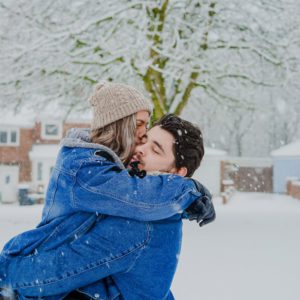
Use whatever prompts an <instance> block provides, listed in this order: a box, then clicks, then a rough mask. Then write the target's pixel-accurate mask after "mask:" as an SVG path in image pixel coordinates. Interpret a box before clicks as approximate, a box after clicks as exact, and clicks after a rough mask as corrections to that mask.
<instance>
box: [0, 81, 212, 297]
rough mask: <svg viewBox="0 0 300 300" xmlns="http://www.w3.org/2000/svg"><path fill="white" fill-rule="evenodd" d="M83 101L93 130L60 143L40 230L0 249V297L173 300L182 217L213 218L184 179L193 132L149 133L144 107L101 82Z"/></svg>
mask: <svg viewBox="0 0 300 300" xmlns="http://www.w3.org/2000/svg"><path fill="white" fill-rule="evenodd" d="M89 101H90V104H91V106H92V110H93V119H92V123H91V129H86V130H84V129H71V130H70V131H69V132H68V134H67V136H66V137H65V138H64V139H63V140H62V142H61V146H62V147H61V150H60V152H59V154H58V157H57V161H56V165H55V168H54V170H53V172H52V175H51V178H50V182H49V185H48V191H47V194H46V200H45V206H44V209H43V214H42V219H41V222H40V224H39V225H38V226H37V227H36V228H35V229H33V230H30V231H27V232H24V233H21V234H20V235H18V236H16V237H14V238H12V239H11V240H10V241H9V242H8V243H7V244H6V245H5V246H4V249H3V250H2V252H1V256H0V288H1V292H0V294H2V296H0V299H19V300H25V299H31V300H38V299H45V300H60V299H65V300H67V299H68V300H83V299H102V300H113V299H115V300H138V299H139V300H147V299H149V300H150V299H151V300H154V299H155V300H162V299H166V300H170V299H174V297H173V295H172V293H171V291H170V286H171V283H172V279H173V277H174V274H175V270H176V266H177V262H178V257H179V253H180V247H181V239H182V219H189V220H191V221H193V220H195V221H197V222H198V223H200V226H202V225H204V224H207V223H209V222H211V221H213V220H214V219H215V211H214V207H213V204H212V202H211V195H210V193H209V192H208V191H207V189H206V188H205V187H204V186H203V185H201V184H200V183H199V182H197V181H196V180H193V179H191V178H190V177H191V176H192V175H193V173H194V171H195V170H196V169H197V168H198V167H199V165H200V162H201V160H202V158H203V155H204V147H203V139H202V135H201V131H200V130H199V129H198V128H197V127H196V126H195V125H193V124H191V123H190V122H188V121H185V120H183V119H181V118H179V117H177V116H175V115H172V114H169V115H166V116H164V117H163V118H162V119H160V120H159V121H158V122H157V123H155V124H154V126H153V127H152V128H151V129H150V130H149V131H148V132H147V125H148V122H149V118H150V115H151V112H152V106H151V103H150V102H149V100H147V99H146V98H145V97H144V96H143V95H142V94H141V93H140V92H139V91H137V90H136V89H134V88H132V87H130V86H127V85H124V84H117V83H110V82H101V83H99V84H98V85H97V86H96V88H95V91H94V92H93V94H92V96H91V97H90V99H89ZM1 297H2V298H1Z"/></svg>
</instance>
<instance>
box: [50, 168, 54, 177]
mask: <svg viewBox="0 0 300 300" xmlns="http://www.w3.org/2000/svg"><path fill="white" fill-rule="evenodd" d="M53 169H54V167H53V166H52V167H50V176H51V174H52V172H53Z"/></svg>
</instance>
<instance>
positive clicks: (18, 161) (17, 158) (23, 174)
mask: <svg viewBox="0 0 300 300" xmlns="http://www.w3.org/2000/svg"><path fill="white" fill-rule="evenodd" d="M73 127H77V128H87V127H89V124H84V123H78V124H77V123H67V124H64V125H63V136H65V134H66V132H67V130H68V129H70V128H73ZM19 141H20V144H19V146H16V147H15V146H0V164H7V165H19V166H20V173H19V181H20V182H26V181H31V162H30V158H29V152H30V151H31V149H32V146H33V145H34V144H58V143H59V142H60V140H45V139H42V138H41V123H40V122H37V123H36V124H35V127H34V128H30V129H27V128H21V129H20V139H19Z"/></svg>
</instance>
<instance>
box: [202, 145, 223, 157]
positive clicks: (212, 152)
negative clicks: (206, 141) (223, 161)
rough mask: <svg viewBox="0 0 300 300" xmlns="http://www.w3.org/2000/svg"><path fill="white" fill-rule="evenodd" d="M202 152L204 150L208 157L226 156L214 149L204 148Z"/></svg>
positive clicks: (221, 151)
mask: <svg viewBox="0 0 300 300" xmlns="http://www.w3.org/2000/svg"><path fill="white" fill-rule="evenodd" d="M204 150H205V155H209V156H226V155H227V152H226V151H224V150H219V149H215V148H210V147H204Z"/></svg>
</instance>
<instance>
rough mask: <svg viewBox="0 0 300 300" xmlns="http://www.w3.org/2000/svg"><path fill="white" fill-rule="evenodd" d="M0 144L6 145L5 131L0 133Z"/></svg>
mask: <svg viewBox="0 0 300 300" xmlns="http://www.w3.org/2000/svg"><path fill="white" fill-rule="evenodd" d="M0 143H1V144H7V132H6V131H0Z"/></svg>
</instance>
